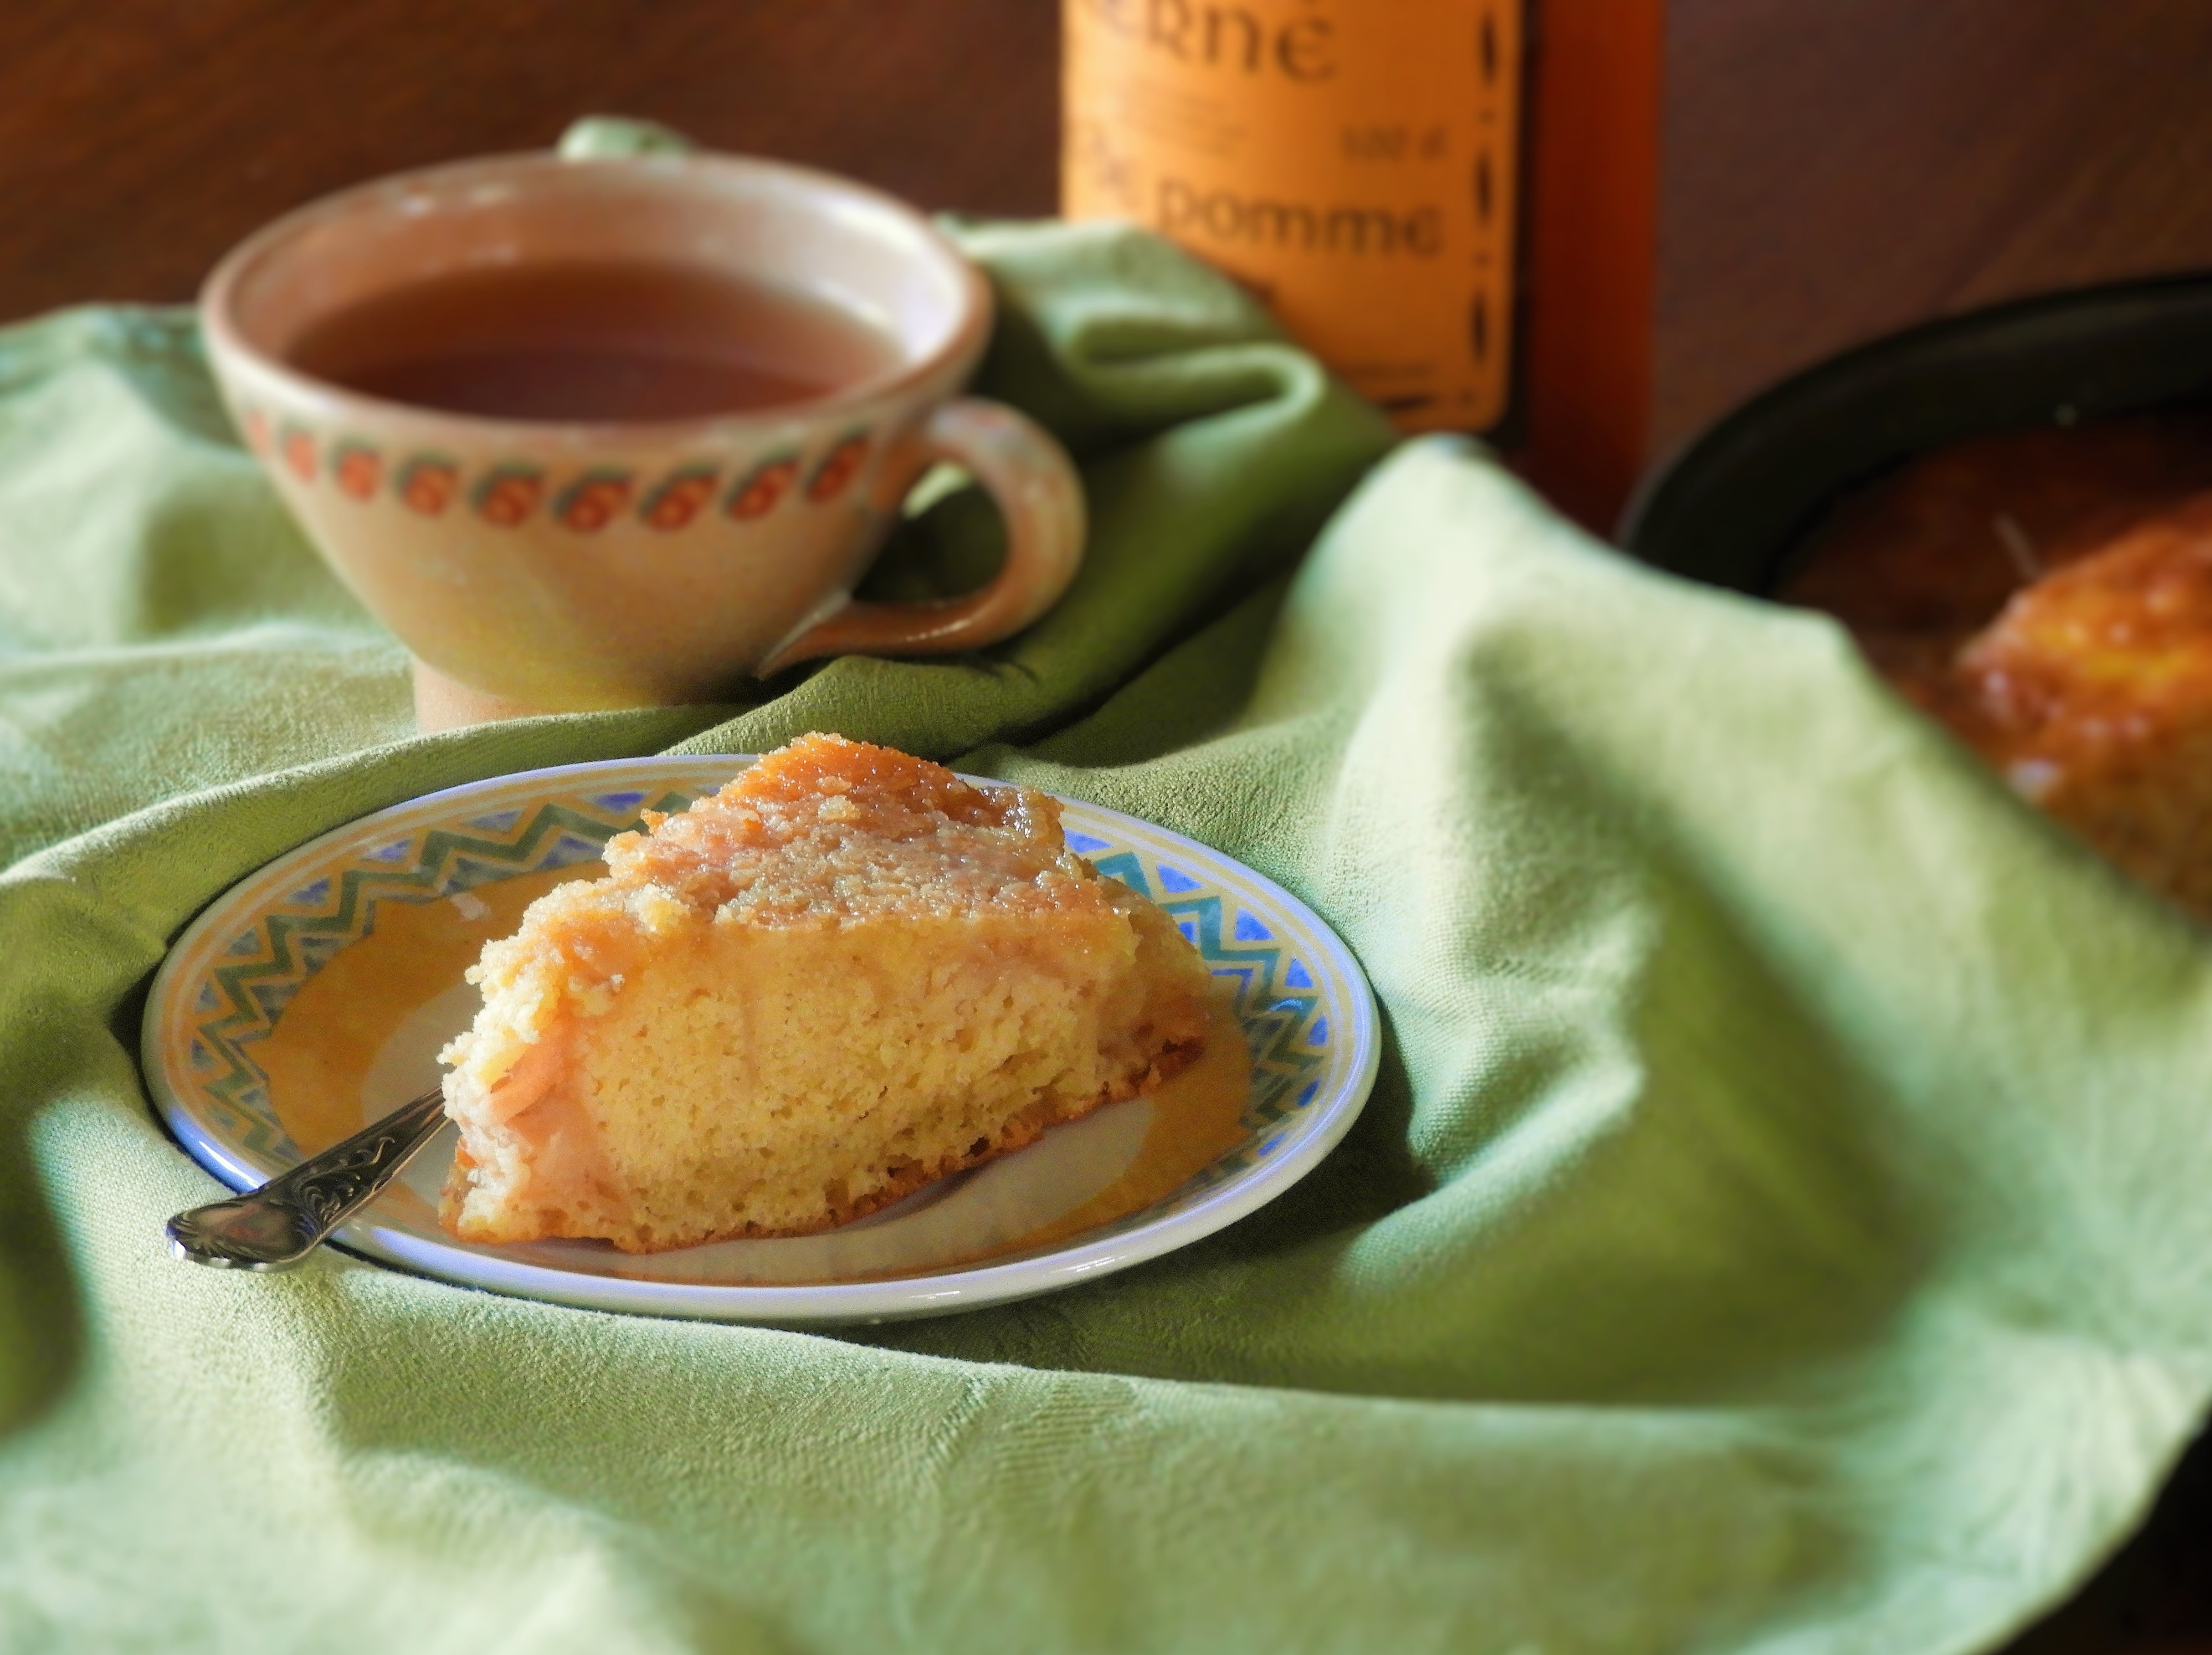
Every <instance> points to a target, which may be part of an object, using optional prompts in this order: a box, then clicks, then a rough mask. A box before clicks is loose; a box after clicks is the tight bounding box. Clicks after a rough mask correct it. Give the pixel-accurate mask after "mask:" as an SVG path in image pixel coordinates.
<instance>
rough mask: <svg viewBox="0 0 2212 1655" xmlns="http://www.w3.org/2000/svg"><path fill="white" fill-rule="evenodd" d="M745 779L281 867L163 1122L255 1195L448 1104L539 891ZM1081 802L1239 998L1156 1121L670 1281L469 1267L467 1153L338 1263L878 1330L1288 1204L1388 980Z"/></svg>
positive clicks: (388, 1202) (639, 789)
mask: <svg viewBox="0 0 2212 1655" xmlns="http://www.w3.org/2000/svg"><path fill="white" fill-rule="evenodd" d="M747 762H749V761H748V760H747V759H745V758H742V757H730V758H685V759H672V758H652V759H624V760H617V761H610V762H604V763H598V764H583V765H568V766H564V767H560V768H557V769H551V770H533V771H530V772H528V773H525V774H522V775H517V776H504V777H499V778H496V779H492V780H489V781H483V782H477V783H472V784H471V785H468V786H465V787H456V788H451V789H448V790H447V791H445V792H442V793H433V794H431V795H429V796H428V797H424V798H419V799H415V800H412V801H410V803H405V804H399V805H394V806H393V807H392V808H391V809H386V810H380V811H378V812H377V813H376V814H375V815H369V816H364V817H362V819H361V820H360V821H356V822H352V823H350V824H349V825H348V826H346V827H340V828H338V829H337V830H336V831H335V832H332V833H329V834H324V835H323V836H322V837H321V838H320V839H318V840H313V841H312V842H311V843H309V844H307V845H303V846H300V848H299V849H297V850H295V851H293V852H290V853H289V854H288V855H285V856H283V857H280V858H277V859H276V861H275V862H272V863H270V864H269V865H268V866H267V867H265V868H264V869H262V870H261V871H260V872H258V873H257V874H255V875H253V876H252V877H251V878H249V879H247V880H246V881H244V882H242V883H240V884H239V885H237V886H235V887H234V888H232V889H231V890H230V891H228V893H227V894H224V895H223V896H222V897H221V898H219V899H218V900H216V902H215V903H214V904H213V905H212V906H210V907H209V908H208V910H207V911H206V912H204V913H203V914H201V915H200V917H199V918H197V920H195V921H194V922H193V923H192V924H191V927H190V928H189V929H188V930H187V931H185V934H184V936H183V937H180V938H179V939H178V942H177V944H176V946H175V947H174V948H173V949H171V950H170V953H169V957H168V959H167V961H165V962H164V963H163V965H162V967H161V972H160V974H159V975H158V976H157V977H156V978H155V981H154V989H153V993H152V995H151V997H149V1001H148V1003H147V1008H146V1021H145V1028H144V1032H143V1058H144V1063H145V1070H146V1078H147V1082H148V1084H149V1088H151V1090H152V1093H153V1095H154V1099H155V1104H156V1106H158V1107H159V1109H160V1110H161V1115H162V1118H164V1119H165V1120H166V1121H167V1123H168V1125H169V1128H170V1130H171V1131H173V1132H174V1133H175V1134H176V1136H177V1137H178V1139H179V1142H181V1143H183V1144H184V1146H185V1149H187V1150H189V1151H190V1152H191V1155H192V1156H193V1157H194V1158H195V1159H196V1160H197V1161H199V1162H200V1164H201V1165H202V1166H204V1167H206V1168H207V1169H208V1170H209V1171H210V1172H211V1173H214V1174H215V1175H216V1177H217V1178H219V1179H222V1181H223V1182H224V1183H226V1184H228V1185H230V1186H231V1187H232V1188H233V1189H246V1188H250V1187H252V1185H257V1184H259V1183H261V1182H263V1181H264V1180H265V1179H268V1178H270V1177H271V1176H272V1175H274V1174H275V1173H278V1172H281V1171H283V1169H284V1168H286V1167H290V1166H292V1165H294V1164H295V1162H297V1161H298V1160H299V1159H300V1158H301V1155H302V1154H303V1153H305V1154H312V1153H313V1152H314V1151H316V1150H319V1149H323V1148H325V1146H327V1145H329V1144H331V1143H336V1142H337V1140H338V1139H339V1138H341V1137H346V1136H347V1135H349V1134H350V1133H351V1132H354V1131H357V1130H358V1129H359V1128H361V1127H362V1126H363V1125H367V1124H368V1122H369V1121H371V1120H374V1119H375V1118H377V1117H379V1116H380V1115H382V1114H384V1113H386V1112H388V1111H390V1110H392V1109H393V1108H396V1107H397V1106H398V1105H400V1104H401V1103H404V1102H405V1101H406V1100H408V1099H410V1098H411V1097H414V1096H416V1095H417V1094H420V1093H422V1092H424V1091H427V1090H428V1089H429V1088H430V1087H431V1086H433V1085H435V1083H436V1082H437V1080H438V1078H439V1069H438V1064H437V1060H436V1054H437V1052H438V1050H439V1048H440V1047H441V1046H443V1045H444V1044H445V1042H446V1041H447V1040H448V1039H450V1038H451V1037H452V1036H453V1034H456V1033H458V1032H459V1030H461V1029H463V1028H466V1027H467V1026H468V1024H469V1022H470V1021H471V1019H472V1018H473V1017H474V1016H475V1015H476V1009H477V993H476V991H475V990H474V989H473V988H471V987H470V986H469V985H467V984H466V983H465V982H464V981H463V980H462V976H461V973H463V971H464V970H465V969H466V968H467V967H468V966H470V965H471V964H472V963H473V962H474V961H475V959H476V957H477V952H478V950H479V949H482V948H483V944H484V943H485V942H486V941H487V940H488V939H489V938H491V937H501V936H505V935H507V933H508V932H510V931H513V929H514V926H515V924H516V923H517V922H518V920H519V919H520V916H521V912H522V909H523V907H524V906H526V904H527V903H528V902H529V901H530V900H532V898H533V897H535V896H536V895H537V894H538V893H540V892H542V891H544V890H545V889H547V888H549V887H550V886H551V885H553V884H555V883H556V882H560V881H562V880H563V879H570V878H587V877H592V876H595V875H596V874H598V873H599V871H600V870H601V864H600V861H599V847H600V846H601V845H603V844H604V843H605V841H606V840H607V839H609V838H610V837H611V836H612V835H613V834H618V833H622V832H623V831H625V830H626V829H629V828H632V827H637V826H638V825H639V813H640V812H641V810H647V809H658V810H678V809H683V808H684V806H685V805H687V804H689V803H690V802H691V801H692V800H693V799H694V798H696V797H699V796H701V795H702V794H704V793H708V792H711V791H714V789H715V788H717V787H719V786H720V785H722V784H723V783H724V782H726V781H727V780H728V779H730V778H731V776H732V775H733V774H735V773H737V772H738V770H739V769H741V768H743V767H744V765H745V764H746V763H747ZM986 785H988V784H986ZM1061 803H1062V805H1063V807H1064V815H1063V823H1064V825H1065V827H1066V831H1067V838H1068V842H1069V844H1070V845H1072V846H1073V847H1074V848H1075V849H1077V850H1078V851H1079V852H1082V853H1083V854H1084V855H1085V856H1087V857H1089V858H1091V861H1093V862H1094V863H1096V864H1097V866H1098V868H1099V869H1100V870H1101V871H1102V872H1103V873H1106V874H1108V875H1110V876H1112V877H1114V878H1116V879H1119V880H1121V881H1123V882H1126V883H1127V884H1128V885H1130V886H1132V887H1133V888H1135V889H1137V890H1139V891H1141V892H1143V893H1144V894H1146V895H1147V896H1149V897H1151V898H1152V900H1155V901H1157V902H1158V903H1159V904H1160V905H1161V906H1163V907H1164V908H1165V909H1166V910H1167V911H1168V912H1169V913H1170V914H1171V915H1173V916H1174V917H1175V919H1176V923H1177V924H1179V925H1181V926H1182V931H1183V934H1184V935H1185V936H1186V937H1188V938H1189V939H1190V940H1191V942H1192V943H1193V944H1194V945H1195V946H1196V947H1197V948H1198V949H1199V950H1200V952H1201V953H1202V954H1203V955H1205V956H1206V960H1207V961H1208V962H1209V963H1210V964H1211V965H1212V969H1213V973H1214V976H1215V978H1216V979H1217V981H1218V986H1219V989H1220V994H1219V997H1218V1006H1217V1010H1216V1029H1215V1038H1213V1039H1212V1040H1209V1041H1208V1043H1207V1051H1206V1057H1205V1058H1203V1059H1202V1060H1201V1061H1200V1063H1199V1064H1196V1065H1194V1067H1193V1068H1192V1069H1191V1070H1188V1071H1186V1072H1185V1073H1184V1074H1182V1075H1180V1076H1176V1077H1175V1079H1173V1080H1171V1081H1170V1082H1169V1083H1168V1084H1167V1085H1166V1086H1165V1087H1164V1088H1161V1089H1160V1090H1159V1091H1158V1092H1157V1093H1155V1094H1152V1096H1150V1097H1146V1098H1137V1099H1133V1100H1130V1101H1128V1102H1126V1103H1120V1104H1115V1105H1112V1106H1109V1107H1107V1108H1104V1109H1102V1110H1099V1111H1098V1112H1096V1113H1095V1114H1092V1115H1090V1116H1088V1117H1086V1118H1084V1119H1083V1120H1080V1121H1077V1122H1074V1123H1073V1124H1071V1125H1065V1126H1060V1127H1055V1128H1054V1129H1053V1130H1052V1131H1049V1132H1048V1133H1047V1134H1046V1135H1045V1136H1044V1137H1043V1138H1042V1139H1041V1140H1040V1141H1039V1142H1038V1143H1035V1144H1033V1145H1031V1146H1030V1148H1028V1149H1022V1150H1019V1151H1018V1152H1017V1153H1015V1154H1013V1155H1007V1156H1005V1157H1003V1158H1001V1159H1000V1160H998V1161H993V1162H991V1163H989V1164H988V1165H987V1166H984V1167H978V1168H976V1169H975V1170H974V1171H972V1172H969V1173H961V1174H958V1175H957V1176H955V1177H952V1178H948V1179H942V1180H940V1181H939V1183H937V1184H934V1185H931V1186H930V1187H929V1188H927V1189H926V1190H922V1191H917V1192H916V1193H915V1194H914V1195H911V1196H909V1197H907V1198H906V1199H905V1200H903V1201H902V1202H900V1203H898V1204H897V1205H896V1206H894V1207H889V1208H886V1209H884V1210H883V1211H881V1212H879V1213H877V1214H874V1215H872V1216H870V1217H868V1218H866V1219H863V1220H861V1221H860V1222H856V1223H853V1224H848V1225H845V1226H843V1227H842V1228H838V1229H836V1230H832V1231H829V1232H827V1233H825V1234H819V1235H811V1236H802V1237H795V1238H792V1239H789V1240H750V1241H726V1242H718V1243H714V1244H712V1245H709V1246H697V1247H687V1248H684V1249H681V1250H679V1251H677V1252H664V1253H655V1254H650V1255H644V1256H632V1255H629V1254H625V1253H622V1252H617V1251H615V1250H614V1249H613V1248H612V1247H610V1246H606V1245H605V1244H603V1243H599V1242H588V1241H545V1242H538V1243H535V1244H532V1245H528V1246H473V1245H470V1244H467V1243H464V1242H460V1241H456V1240H453V1237H451V1236H449V1235H448V1234H446V1232H445V1231H444V1230H443V1229H442V1228H441V1227H440V1226H439V1223H438V1221H437V1200H438V1190H439V1187H440V1185H441V1184H442V1183H443V1182H444V1180H445V1176H446V1172H447V1167H448V1166H449V1165H450V1164H451V1161H452V1159H453V1129H452V1128H451V1127H448V1128H447V1131H446V1132H445V1134H443V1135H442V1136H441V1137H439V1138H438V1139H437V1140H436V1141H435V1142H434V1143H432V1144H431V1146H430V1147H429V1148H428V1149H425V1150H424V1151H423V1152H422V1155H419V1156H418V1157H417V1158H416V1161H415V1162H414V1164H413V1165H412V1166H411V1167H409V1169H408V1171H407V1173H405V1174H404V1177H403V1178H402V1179H401V1180H400V1181H399V1182H398V1183H397V1184H395V1185H393V1186H392V1188H391V1189H389V1190H387V1191H385V1193H384V1194H383V1195H381V1196H380V1197H378V1198H377V1200H376V1201H375V1202H374V1203H372V1204H371V1205H370V1206H369V1207H368V1208H366V1209H363V1210H362V1213H360V1214H358V1215H356V1216H355V1217H354V1218H353V1219H352V1220H351V1221H350V1222H348V1223H347V1224H345V1225H344V1226H343V1228H340V1229H339V1230H338V1232H337V1237H336V1239H337V1240H338V1241H340V1242H342V1243H343V1245H344V1246H347V1247H349V1249H351V1250H352V1251H354V1252H358V1253H362V1254H364V1255H366V1256H368V1258H375V1259H380V1260H382V1261H383V1262H385V1263H387V1264H396V1265H399V1266H401V1267H403V1268H405V1269H408V1270H417V1271H420V1272H422V1273H423V1274H425V1275H429V1276H441V1277H443V1278H445V1279H446V1280H447V1281H452V1282H464V1283H466V1284H467V1285H469V1286H471V1287H478V1288H488V1289H489V1290H491V1291H493V1292H497V1293H510V1294H522V1295H525V1296H526V1297H531V1298H538V1299H550V1300H558V1301H560V1302H562V1303H564V1304H571V1305H580V1306H587V1307H589V1308H592V1309H597V1310H617V1311H629V1312H639V1313H642V1314H647V1315H659V1316H697V1317H708V1318H713V1319H718V1320H726V1321H746V1322H769V1323H781V1324H785V1325H796V1324H803V1323H821V1322H853V1321H871V1320H880V1319H887V1318H894V1317H905V1316H927V1315H936V1314H939V1313H942V1312H946V1311H953V1310H965V1309H970V1308H973V1307H975V1306H980V1305H987V1304H994V1303H998V1302H1000V1301H1001V1300H1008V1299H1018V1298H1024V1297H1026V1296H1028V1295H1030V1294H1037V1293H1045V1292H1049V1291H1051V1290H1052V1289H1054V1288H1060V1287H1066V1286H1068V1285H1070V1284H1072V1283H1073V1282H1080V1281H1083V1280H1085V1279H1086V1278H1088V1277H1091V1276H1099V1275H1103V1274H1106V1273H1108V1272H1109V1271H1113V1270H1121V1269H1125V1268H1127V1266H1128V1265H1131V1264H1138V1263H1139V1262H1141V1261H1142V1260H1145V1259H1147V1258H1157V1257H1158V1255H1160V1254H1161V1253H1164V1252H1170V1250H1172V1249H1174V1248H1176V1247H1180V1246H1187V1245H1188V1244H1189V1243H1190V1242H1193V1241H1195V1240H1198V1239H1199V1238H1200V1237H1201V1236H1204V1235H1208V1234H1212V1232H1214V1231H1215V1230H1218V1229H1219V1228H1222V1227H1223V1226H1224V1225H1225V1224H1228V1223H1231V1222H1233V1221H1235V1220H1237V1219H1238V1218H1241V1217H1243V1215H1245V1214H1247V1213H1249V1212H1250V1211H1252V1210H1253V1209H1255V1208H1256V1207H1259V1206H1261V1205H1262V1204H1264V1203H1266V1202H1267V1201H1269V1200H1271V1199H1273V1197H1276V1196H1278V1195H1280V1194H1281V1193H1282V1192H1283V1191H1285V1190H1286V1189H1288V1188H1289V1187H1290V1186H1291V1185H1292V1184H1294V1183H1296V1182H1297V1180H1298V1179H1300V1178H1302V1177H1304V1175H1305V1174H1306V1173H1309V1172H1310V1171H1311V1170H1312V1169H1313V1167H1315V1165H1316V1163H1318V1162H1319V1161H1320V1160H1321V1158H1322V1156H1323V1155H1326V1154H1328V1150H1329V1149H1330V1148H1331V1147H1332V1146H1333V1145H1334V1143H1336V1142H1337V1140H1338V1139H1339V1138H1340V1137H1343V1136H1344V1133H1345V1131H1346V1129H1347V1128H1348V1127H1350V1125H1352V1119H1353V1118H1354V1117H1355V1116H1357V1115H1358V1112H1359V1109H1360V1106H1361V1105H1362V1104H1364V1102H1365V1101H1366V1099H1367V1093H1368V1090H1369V1088H1370V1087H1371V1086H1372V1085H1373V1083H1374V1080H1375V1069H1376V1059H1377V1031H1376V1015H1375V1002H1374V997H1373V996H1372V994H1371V993H1370V991H1369V990H1368V986H1367V983H1366V979H1364V977H1362V976H1361V974H1360V972H1359V967H1358V965H1357V964H1356V963H1355V962H1354V961H1353V960H1352V955H1351V953H1350V951H1349V950H1347V949H1346V948H1345V946H1344V944H1343V943H1340V942H1339V941H1338V940H1337V938H1336V937H1335V936H1334V934H1333V933H1332V932H1331V931H1329V930H1328V927H1327V926H1326V925H1324V924H1322V922H1321V920H1320V919H1319V918H1316V916H1315V915H1314V913H1313V912H1312V911H1311V910H1310V909H1309V908H1307V907H1306V906H1305V905H1304V903H1302V902H1300V901H1298V900H1297V898H1295V897H1293V896H1291V894H1289V893H1288V892H1287V891H1285V890H1284V889H1282V888H1280V887H1279V886H1278V885H1275V884H1274V883H1273V882H1270V881H1268V880H1267V879H1264V878H1262V877H1261V876H1260V875H1258V874H1256V873H1254V872H1253V871H1252V870H1250V869H1249V868H1247V867H1245V866H1243V864H1240V863H1237V862H1234V861H1232V860H1231V859H1230V858H1227V857H1225V856H1223V855H1221V854H1220V853H1219V852H1216V851H1212V850H1209V849H1207V848H1206V846H1203V845H1200V844H1198V843H1197V842H1195V841H1194V840H1188V839H1186V838H1184V837H1182V835H1181V834H1172V833H1170V832H1169V831H1167V829H1165V828H1164V827H1155V826H1153V825H1152V824H1151V823H1150V822H1146V821H1139V820H1137V819H1136V818H1135V817H1133V816H1127V815H1121V814H1120V813H1119V812H1116V811H1113V810H1106V809H1100V808H1099V807H1098V806H1097V805H1092V804H1085V803H1082V802H1081V801H1079V800H1075V799H1066V800H1063V801H1061Z"/></svg>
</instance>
